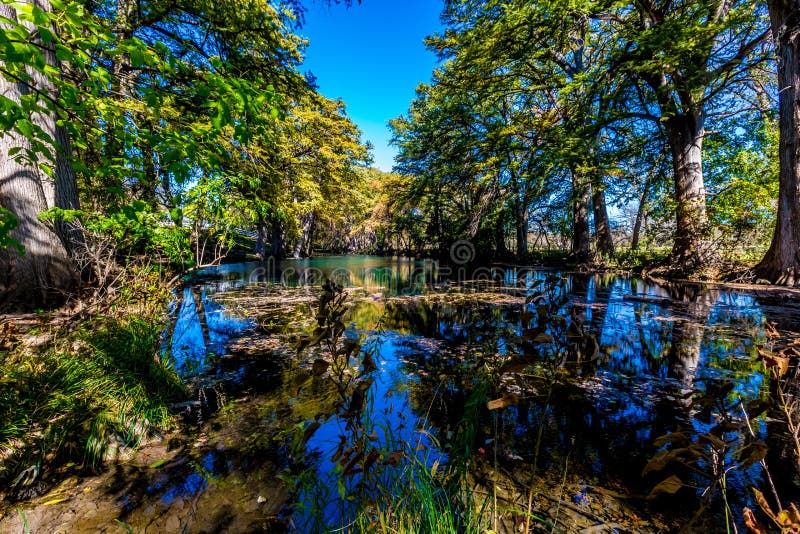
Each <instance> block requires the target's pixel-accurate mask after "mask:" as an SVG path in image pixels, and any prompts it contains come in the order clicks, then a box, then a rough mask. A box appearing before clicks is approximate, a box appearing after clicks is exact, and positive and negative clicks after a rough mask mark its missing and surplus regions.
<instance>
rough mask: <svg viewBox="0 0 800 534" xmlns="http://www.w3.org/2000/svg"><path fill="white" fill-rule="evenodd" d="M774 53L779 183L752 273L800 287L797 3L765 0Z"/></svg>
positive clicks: (799, 20)
mask: <svg viewBox="0 0 800 534" xmlns="http://www.w3.org/2000/svg"><path fill="white" fill-rule="evenodd" d="M767 6H768V8H769V14H770V19H771V20H772V32H773V36H774V40H775V43H776V46H777V53H778V95H779V116H780V185H779V188H778V214H777V218H776V221H775V233H774V234H773V236H772V243H771V244H770V247H769V250H767V253H766V254H765V255H764V258H763V259H762V260H761V262H760V263H759V264H758V265H757V266H756V267H755V272H756V275H757V276H758V277H760V278H763V279H766V280H769V281H770V282H773V283H776V284H781V285H793V286H796V285H800V102H798V98H799V97H800V63H799V62H800V56H799V55H798V52H800V50H799V48H800V3H798V2H797V0H767Z"/></svg>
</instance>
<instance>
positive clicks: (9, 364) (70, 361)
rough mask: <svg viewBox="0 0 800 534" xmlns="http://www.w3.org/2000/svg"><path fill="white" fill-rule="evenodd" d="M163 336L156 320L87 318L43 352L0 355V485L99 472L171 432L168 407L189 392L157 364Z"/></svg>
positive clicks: (18, 487)
mask: <svg viewBox="0 0 800 534" xmlns="http://www.w3.org/2000/svg"><path fill="white" fill-rule="evenodd" d="M162 328H163V326H162V321H161V318H160V316H158V315H155V314H154V315H152V316H148V315H144V316H122V317H93V318H90V319H88V320H86V321H84V322H83V323H81V324H79V325H78V326H77V328H74V329H73V330H72V331H71V332H66V333H65V332H63V331H62V332H57V333H56V335H55V336H54V338H55V339H57V341H54V342H52V343H49V344H48V346H46V347H45V348H43V349H40V350H35V351H34V350H25V349H23V348H17V349H12V350H9V351H7V352H6V353H0V485H3V484H4V485H6V486H7V487H8V486H9V485H10V487H11V488H12V489H16V490H21V489H23V488H24V487H26V486H28V485H30V484H32V483H33V482H34V481H35V480H36V479H37V478H39V475H40V474H41V473H42V472H43V469H44V468H45V467H52V466H56V465H63V464H65V463H67V462H76V463H81V464H83V465H84V466H85V467H87V468H93V467H97V466H98V465H100V464H101V463H102V462H103V460H104V458H109V457H113V456H114V453H115V452H119V451H120V450H121V449H124V448H125V447H135V446H136V445H137V444H138V443H139V442H140V441H141V440H142V439H143V438H145V437H146V436H147V435H148V433H150V432H152V429H153V428H154V427H161V428H163V427H168V426H171V425H172V424H174V422H173V419H172V416H171V415H170V412H169V410H168V404H169V403H171V402H174V401H176V400H179V399H182V398H184V397H185V396H186V395H187V392H186V388H185V387H184V385H183V383H182V381H181V379H180V378H179V377H178V375H177V374H176V373H175V371H174V370H173V369H172V368H171V366H170V365H169V363H168V362H165V361H163V360H162V359H161V358H160V357H159V354H158V350H159V344H160V336H161V331H162ZM62 330H63V329H62Z"/></svg>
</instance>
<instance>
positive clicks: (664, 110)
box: [598, 0, 768, 274]
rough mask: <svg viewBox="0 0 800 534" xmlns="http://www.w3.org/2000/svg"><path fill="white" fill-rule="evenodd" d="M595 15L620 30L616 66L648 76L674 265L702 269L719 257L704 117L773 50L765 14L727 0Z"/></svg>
mask: <svg viewBox="0 0 800 534" xmlns="http://www.w3.org/2000/svg"><path fill="white" fill-rule="evenodd" d="M598 16H599V17H606V18H607V19H608V20H611V21H613V24H614V25H615V26H616V28H615V30H616V32H618V35H619V36H620V37H621V39H620V40H619V45H618V49H617V52H616V59H615V60H612V63H611V65H612V68H613V66H614V65H615V64H616V65H619V66H621V67H622V68H621V69H619V72H620V73H621V74H623V75H625V76H633V77H634V78H638V79H639V80H642V81H643V82H644V84H645V87H646V88H647V89H648V90H649V92H650V98H651V99H652V101H653V102H654V103H655V109H653V110H652V112H653V113H654V114H655V115H656V116H657V118H658V120H659V121H660V122H662V123H663V126H664V130H665V134H666V137H667V140H668V144H669V148H670V152H671V156H672V174H673V181H674V194H675V201H676V209H675V217H676V226H675V238H674V245H673V248H672V253H671V258H670V260H671V264H672V265H674V266H675V267H676V268H677V269H678V270H679V271H682V272H684V273H687V274H703V272H704V271H705V269H706V267H707V266H708V264H709V263H713V262H714V260H715V258H716V250H715V248H714V246H713V243H712V240H711V230H710V228H709V221H708V215H707V210H706V188H705V183H704V179H703V155H702V150H703V140H704V138H705V135H706V130H705V126H706V120H707V117H708V114H709V112H710V111H711V109H712V106H714V105H720V104H719V101H720V95H721V94H724V92H725V91H726V90H729V89H730V88H731V87H732V86H733V85H734V84H739V85H740V86H743V85H744V83H745V82H746V80H747V78H748V76H747V75H748V72H749V70H750V69H751V68H752V67H753V66H754V65H758V64H759V63H761V62H763V61H764V60H765V59H766V58H767V57H768V51H767V49H766V46H765V44H766V38H767V36H768V28H767V25H766V21H765V20H764V17H763V16H762V13H761V12H760V10H759V9H758V8H757V7H754V6H753V4H752V3H751V2H747V1H733V2H726V1H722V0H714V1H711V2H697V1H694V0H684V1H681V2H661V1H658V0H648V1H645V2H634V3H632V4H631V5H630V6H624V7H623V8H621V9H620V10H619V11H617V12H614V13H606V14H604V13H602V12H601V13H598Z"/></svg>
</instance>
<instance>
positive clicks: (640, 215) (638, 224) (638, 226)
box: [631, 174, 650, 250]
mask: <svg viewBox="0 0 800 534" xmlns="http://www.w3.org/2000/svg"><path fill="white" fill-rule="evenodd" d="M649 194H650V175H649V174H648V175H647V178H646V179H645V181H644V187H643V188H642V196H641V198H640V199H639V207H638V208H637V209H636V221H635V222H634V223H633V237H632V238H631V250H638V249H639V239H640V238H641V233H642V223H643V222H644V215H645V210H646V207H647V197H648V195H649Z"/></svg>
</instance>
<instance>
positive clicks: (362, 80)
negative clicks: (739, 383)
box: [300, 0, 442, 171]
mask: <svg viewBox="0 0 800 534" xmlns="http://www.w3.org/2000/svg"><path fill="white" fill-rule="evenodd" d="M326 4H327V2H324V1H315V2H308V3H307V4H306V5H307V6H308V11H307V13H306V23H305V25H304V26H303V28H302V29H301V30H300V34H301V35H303V36H305V37H307V38H308V39H309V41H310V43H309V46H308V49H307V50H306V60H305V63H304V64H303V66H302V67H301V69H302V70H303V71H305V70H310V71H311V72H313V73H314V76H316V77H317V84H318V85H319V90H320V92H321V93H322V94H323V95H325V96H327V97H329V98H339V97H341V98H342V99H343V100H344V102H345V103H346V104H347V110H348V114H349V115H350V118H351V119H352V120H353V121H354V122H355V123H356V124H358V126H359V127H360V128H361V131H362V132H363V139H364V140H365V141H371V142H372V144H373V145H375V149H374V152H373V154H374V157H375V163H374V166H376V167H378V168H379V169H381V170H384V171H390V170H391V167H392V164H393V159H394V156H395V154H396V150H395V149H394V148H393V147H390V146H389V139H390V137H391V135H390V133H389V129H388V125H387V121H388V120H389V119H393V118H395V117H397V116H399V115H402V114H403V113H405V112H406V110H407V109H408V105H409V103H410V102H411V100H412V99H413V98H414V89H415V88H416V87H417V85H418V84H419V83H420V82H427V81H429V80H430V77H431V73H432V71H433V69H434V67H435V66H436V57H435V56H434V55H433V54H432V53H430V52H428V51H427V50H426V49H425V46H424V44H423V42H422V40H423V39H424V38H425V37H426V36H427V35H430V34H431V33H434V32H436V31H439V29H440V28H441V25H440V23H439V13H440V12H441V9H442V2H441V1H440V0H405V1H403V0H362V3H361V4H358V3H357V2H354V3H353V5H352V6H351V7H350V8H345V7H344V6H343V5H335V4H334V5H332V6H330V7H328V6H327V5H326Z"/></svg>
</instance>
